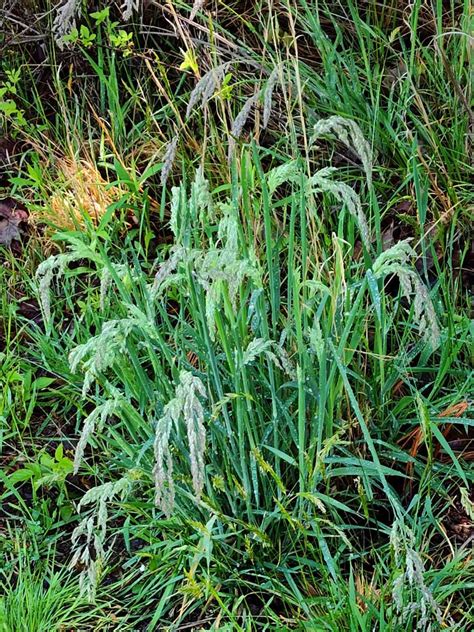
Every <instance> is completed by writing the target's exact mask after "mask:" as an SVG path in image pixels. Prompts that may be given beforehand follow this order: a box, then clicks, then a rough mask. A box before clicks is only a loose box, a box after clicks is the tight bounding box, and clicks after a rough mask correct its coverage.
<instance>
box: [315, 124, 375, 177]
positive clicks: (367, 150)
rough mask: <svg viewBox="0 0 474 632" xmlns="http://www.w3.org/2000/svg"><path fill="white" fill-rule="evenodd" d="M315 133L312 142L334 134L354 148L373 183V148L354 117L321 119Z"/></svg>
mask: <svg viewBox="0 0 474 632" xmlns="http://www.w3.org/2000/svg"><path fill="white" fill-rule="evenodd" d="M313 132H314V135H313V138H312V141H311V142H312V143H314V142H315V141H316V139H318V138H320V137H321V136H326V135H328V134H329V135H333V136H335V137H336V138H337V139H338V140H340V141H342V142H343V143H344V144H345V145H347V147H349V148H350V149H352V151H354V153H355V154H356V155H357V156H358V157H359V158H360V161H361V162H362V165H363V167H364V171H365V175H366V178H367V184H368V185H369V186H371V184H372V150H371V147H370V145H369V143H368V142H367V141H366V140H365V138H364V135H363V133H362V130H361V129H360V127H359V126H358V125H357V123H356V122H355V121H353V120H352V119H346V118H343V117H342V116H330V117H329V118H326V119H321V120H320V121H318V122H317V123H316V125H315V126H314V130H313Z"/></svg>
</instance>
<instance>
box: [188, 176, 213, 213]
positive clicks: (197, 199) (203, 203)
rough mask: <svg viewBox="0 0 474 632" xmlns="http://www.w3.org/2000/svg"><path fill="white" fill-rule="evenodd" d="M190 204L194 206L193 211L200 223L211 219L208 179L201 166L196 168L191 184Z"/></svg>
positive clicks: (211, 204)
mask: <svg viewBox="0 0 474 632" xmlns="http://www.w3.org/2000/svg"><path fill="white" fill-rule="evenodd" d="M189 203H190V206H191V205H192V206H193V207H194V212H195V215H196V216H197V217H199V220H200V222H201V224H204V223H205V222H209V221H210V220H211V221H212V218H213V217H214V208H213V203H212V196H211V191H210V189H209V181H208V180H207V178H205V177H204V172H203V169H202V166H200V167H198V169H196V174H195V176H194V181H193V183H192V185H191V197H190V200H189Z"/></svg>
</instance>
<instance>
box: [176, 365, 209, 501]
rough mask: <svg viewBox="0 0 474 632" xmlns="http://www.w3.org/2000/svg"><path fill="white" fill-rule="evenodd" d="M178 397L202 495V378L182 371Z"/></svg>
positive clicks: (198, 494)
mask: <svg viewBox="0 0 474 632" xmlns="http://www.w3.org/2000/svg"><path fill="white" fill-rule="evenodd" d="M179 379H180V385H179V387H178V389H177V392H176V395H177V399H181V400H182V401H183V418H184V423H185V425H186V430H187V434H188V443H189V457H190V460H191V475H192V478H193V488H194V493H195V494H196V497H197V498H200V497H201V493H202V490H203V487H204V474H205V465H204V452H205V449H206V431H205V428H204V408H203V406H202V404H201V401H200V398H203V399H205V398H206V397H207V394H206V388H205V386H204V384H203V383H202V382H201V380H200V379H199V378H198V377H197V376H195V375H193V374H192V373H191V372H190V371H181V373H180V376H179Z"/></svg>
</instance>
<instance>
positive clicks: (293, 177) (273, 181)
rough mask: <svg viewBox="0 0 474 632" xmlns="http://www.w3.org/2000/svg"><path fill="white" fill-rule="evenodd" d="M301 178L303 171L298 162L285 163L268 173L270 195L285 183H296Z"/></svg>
mask: <svg viewBox="0 0 474 632" xmlns="http://www.w3.org/2000/svg"><path fill="white" fill-rule="evenodd" d="M300 178H301V169H300V167H299V164H298V161H297V160H290V161H288V162H285V163H284V164H282V165H279V166H278V167H275V168H274V169H271V170H270V171H269V172H268V173H267V186H268V192H269V193H270V195H272V194H273V193H275V191H276V190H277V188H278V187H279V186H280V185H282V184H284V183H285V182H295V181H298V180H299V179H300Z"/></svg>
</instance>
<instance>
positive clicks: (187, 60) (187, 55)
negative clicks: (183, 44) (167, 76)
mask: <svg viewBox="0 0 474 632" xmlns="http://www.w3.org/2000/svg"><path fill="white" fill-rule="evenodd" d="M180 50H181V53H182V55H183V63H182V64H181V65H180V67H179V69H180V70H187V69H188V68H189V69H190V70H192V71H193V73H194V74H195V75H196V76H197V75H198V73H199V68H198V64H197V59H196V55H195V53H194V51H193V50H191V49H188V50H186V51H184V50H183V49H180Z"/></svg>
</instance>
